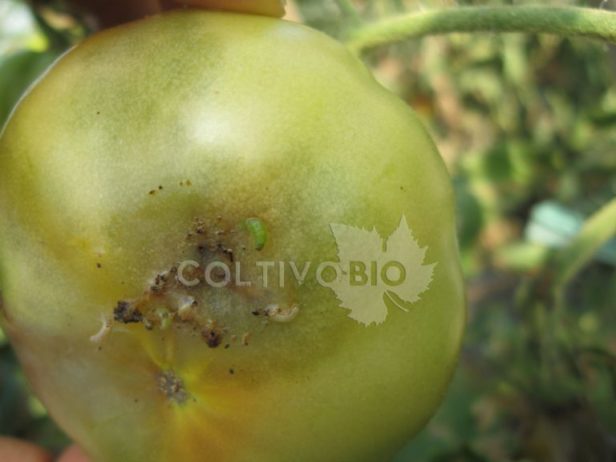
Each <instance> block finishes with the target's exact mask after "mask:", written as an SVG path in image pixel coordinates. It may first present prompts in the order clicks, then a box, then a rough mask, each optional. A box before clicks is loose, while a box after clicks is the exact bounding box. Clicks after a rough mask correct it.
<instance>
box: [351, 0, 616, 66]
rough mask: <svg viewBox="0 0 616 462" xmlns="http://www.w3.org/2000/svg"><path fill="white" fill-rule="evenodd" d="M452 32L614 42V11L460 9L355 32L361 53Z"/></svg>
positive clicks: (354, 39)
mask: <svg viewBox="0 0 616 462" xmlns="http://www.w3.org/2000/svg"><path fill="white" fill-rule="evenodd" d="M453 32H526V33H536V34H544V33H545V34H556V35H560V36H564V37H589V38H594V39H599V40H604V41H607V42H611V43H616V12H610V11H606V10H600V9H594V8H580V7H568V6H564V7H562V6H495V7H472V6H471V7H456V8H451V9H443V10H432V11H425V12H420V13H411V14H406V15H401V16H396V17H392V18H389V19H385V20H382V21H380V22H377V23H374V24H371V25H367V26H364V27H361V28H358V29H356V30H355V31H354V32H352V33H351V34H350V35H349V39H348V40H347V46H348V47H349V48H350V49H351V50H352V51H354V52H355V53H357V54H360V53H362V52H363V51H365V50H368V49H371V48H375V47H377V46H380V45H387V44H392V43H396V42H401V41H404V40H408V39H415V38H421V37H424V36H427V35H437V34H447V33H453Z"/></svg>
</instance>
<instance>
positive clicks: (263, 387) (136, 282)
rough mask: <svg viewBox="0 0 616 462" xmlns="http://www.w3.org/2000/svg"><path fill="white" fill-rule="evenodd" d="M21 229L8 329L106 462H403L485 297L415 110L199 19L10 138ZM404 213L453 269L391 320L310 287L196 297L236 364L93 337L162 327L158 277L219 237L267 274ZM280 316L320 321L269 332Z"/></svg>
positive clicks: (106, 47) (292, 36)
mask: <svg viewBox="0 0 616 462" xmlns="http://www.w3.org/2000/svg"><path fill="white" fill-rule="evenodd" d="M0 216H1V221H0V288H1V290H2V297H3V301H2V309H1V315H0V319H1V321H2V326H3V328H4V329H5V330H6V331H7V333H8V335H9V337H10V339H11V341H12V343H13V345H14V346H15V348H16V351H17V353H18V355H19V358H20V360H21V362H22V364H23V365H24V368H25V370H26V373H27V375H28V377H29V379H30V381H31V383H32V385H33V387H34V389H35V391H36V392H37V394H38V396H39V397H40V398H41V399H42V401H43V402H44V404H45V405H46V406H47V407H48V409H49V411H50V413H51V415H52V416H53V417H54V418H55V419H56V420H57V421H58V422H59V423H60V425H61V426H62V427H63V428H64V429H65V430H66V431H67V432H68V433H69V435H70V436H71V437H73V438H74V439H75V440H76V441H77V442H79V443H80V444H81V445H82V446H83V447H84V448H85V449H86V450H87V451H88V452H89V453H90V454H91V456H92V457H93V459H94V460H95V461H97V462H115V461H127V462H141V461H146V460H147V461H153V462H157V461H160V462H165V461H170V460H182V461H186V462H202V461H204V460H208V461H210V460H211V461H214V462H216V461H234V462H235V461H251V462H259V461H267V462H271V461H291V460H292V461H296V462H301V461H307V462H308V461H310V462H312V461H315V460H319V461H332V462H341V461H384V460H388V458H390V457H392V455H393V454H395V452H396V451H397V450H398V449H399V448H400V446H401V445H403V444H404V442H405V441H406V440H408V438H409V437H411V436H412V435H413V434H414V433H415V432H417V431H418V430H419V429H420V428H421V427H422V426H423V425H424V424H425V422H426V421H427V419H428V418H429V417H430V416H431V415H432V414H433V412H434V410H435V409H436V407H437V406H438V404H439V403H440V401H441V400H442V397H443V394H444V392H445V389H446V386H447V383H448V382H449V379H450V377H451V375H452V372H453V370H454V368H455V364H456V361H457V355H458V352H459V348H460V343H461V337H462V332H463V326H464V322H465V302H464V296H463V288H462V280H461V274H460V269H459V263H458V254H457V247H456V237H455V226H454V221H453V216H454V214H453V200H452V190H451V187H450V184H449V179H448V176H447V173H446V170H445V167H444V165H443V162H442V161H441V159H440V157H439V155H438V152H437V151H436V148H435V146H434V145H433V143H432V141H431V140H430V138H429V137H428V135H427V134H426V132H425V131H424V129H423V128H422V127H421V124H420V123H419V122H418V120H417V119H416V117H415V116H414V114H413V113H412V112H411V111H410V109H409V108H407V107H406V106H405V105H404V104H403V103H402V102H401V101H399V100H398V99H397V98H396V97H395V96H393V95H391V94H389V93H388V92H387V91H386V90H384V89H383V88H382V87H380V86H379V85H378V84H377V83H376V82H375V81H374V80H373V78H372V77H371V75H370V73H369V72H368V71H367V70H366V69H365V68H364V67H363V65H362V64H361V63H360V62H359V61H358V60H357V59H356V58H354V57H352V56H351V55H349V54H348V53H347V52H346V50H345V49H344V47H343V46H342V45H340V44H338V43H337V42H335V41H333V40H331V39H330V38H328V37H326V36H324V35H322V34H321V33H319V32H316V31H314V30H311V29H309V28H306V27H304V26H301V25H297V24H292V23H288V22H284V21H280V20H277V19H273V18H265V17H257V16H243V15H235V14H230V13H215V12H202V11H199V12H198V11H182V12H174V13H169V14H165V15H162V16H159V17H153V18H150V19H148V20H144V21H140V22H136V23H132V24H128V25H124V26H121V27H118V28H115V29H109V30H107V31H104V32H102V33H100V34H98V35H96V36H93V37H92V38H90V39H88V40H86V41H85V42H84V43H82V44H80V45H78V46H77V47H75V48H74V49H73V50H71V51H70V52H69V53H68V54H67V55H66V56H64V57H63V58H62V59H61V60H60V61H59V62H58V63H57V64H56V65H55V66H54V67H53V68H52V69H51V70H50V71H49V72H48V73H47V74H46V75H45V76H44V77H43V78H42V79H41V80H40V81H39V82H38V84H37V85H36V86H34V88H32V89H31V91H30V92H29V94H28V95H27V96H26V97H25V98H24V99H23V101H22V102H21V104H20V105H19V107H18V108H17V109H16V111H15V112H14V114H13V116H12V118H11V120H10V121H9V123H8V124H7V126H6V128H5V130H4V132H3V134H2V137H1V138H0ZM402 216H404V217H406V220H407V221H408V223H409V225H410V227H411V228H412V230H413V236H414V238H415V239H416V240H417V242H419V243H420V244H421V246H422V247H425V248H426V249H427V251H426V256H425V262H426V264H427V263H430V264H433V263H435V267H434V273H433V276H432V281H431V282H430V286H429V289H428V290H426V291H425V292H423V293H422V294H421V296H420V297H419V299H418V301H415V302H414V303H412V305H410V306H409V307H408V308H409V309H408V310H407V311H406V312H405V311H403V310H396V309H391V308H390V309H389V312H388V315H387V319H386V320H385V321H384V322H382V323H380V324H371V325H362V324H361V323H358V322H356V321H354V320H353V319H350V318H349V312H348V310H346V309H343V308H341V307H340V302H339V300H338V299H337V298H336V296H335V295H334V293H333V292H332V291H331V289H329V288H327V287H322V286H320V285H318V284H316V283H315V282H314V280H312V279H311V280H309V281H308V282H307V283H306V284H305V285H303V286H301V287H294V288H293V287H285V288H284V289H272V290H270V291H265V292H258V293H246V292H242V291H240V290H237V291H227V292H225V291H220V292H216V295H207V294H211V293H212V292H211V290H210V292H207V294H206V295H203V294H204V293H205V291H206V289H201V288H199V289H196V290H198V291H203V292H197V293H198V294H199V296H203V297H204V298H203V300H206V301H207V303H206V304H207V306H205V307H203V308H200V309H204V310H208V311H207V312H208V313H214V314H215V315H216V319H214V321H215V322H217V323H219V324H218V325H220V326H222V327H221V329H220V332H218V334H220V342H221V343H220V344H219V345H214V343H216V342H214V341H213V339H211V338H205V340H204V335H203V334H204V329H205V330H207V328H211V329H214V327H211V326H210V327H204V326H203V325H199V326H197V327H195V326H193V325H191V322H192V321H190V320H189V321H182V323H180V322H179V321H178V322H177V325H175V324H174V325H172V326H171V327H170V328H166V329H163V324H162V322H161V324H160V326H157V327H156V328H154V329H151V330H148V329H146V328H145V327H144V325H142V324H141V323H127V324H123V323H116V324H114V327H113V329H112V330H111V332H110V333H108V335H106V336H105V338H104V339H102V340H101V339H97V341H93V340H92V339H91V337H93V336H94V334H95V333H97V332H100V329H101V322H102V321H101V319H107V320H109V317H110V316H111V315H112V314H113V313H115V314H117V307H118V306H120V302H121V301H126V300H141V299H143V297H146V298H148V300H149V301H148V302H147V303H148V304H149V305H148V306H149V307H151V308H152V309H154V308H156V309H157V310H158V309H163V310H164V307H163V306H160V307H158V306H154V304H156V303H158V302H157V300H159V298H160V297H159V295H158V294H157V293H154V292H155V291H154V289H153V288H152V287H153V286H152V284H153V283H152V280H153V278H154V279H155V276H156V275H160V274H162V273H163V272H164V271H165V270H168V269H169V268H170V267H171V266H172V265H176V264H177V262H179V261H182V260H185V259H187V258H190V257H193V258H194V257H195V255H196V253H195V252H196V250H195V246H196V245H197V244H196V243H195V242H196V241H195V239H199V236H200V235H201V234H207V235H210V234H211V235H216V236H218V234H217V233H220V235H221V236H222V237H220V242H218V247H216V248H217V249H220V248H221V247H222V244H223V241H224V240H225V239H227V238H228V239H229V240H230V242H232V243H233V250H234V251H235V258H241V259H243V262H246V263H255V262H256V261H264V260H272V261H298V262H305V261H314V262H318V261H336V260H337V250H338V249H337V246H336V242H335V240H334V238H333V237H332V233H331V225H332V224H336V223H343V224H347V225H350V226H354V227H356V228H361V229H372V228H373V227H374V228H375V229H376V231H377V232H378V233H379V235H380V236H382V237H387V236H389V235H391V234H392V232H393V231H394V230H395V229H396V228H397V227H398V225H399V223H400V220H401V217H402ZM254 217H257V218H258V219H259V222H262V223H263V226H264V227H265V228H266V229H267V242H266V243H265V244H264V246H263V248H262V249H259V250H256V249H255V248H251V247H250V242H251V236H250V232H249V231H246V229H245V228H243V227H242V226H243V224H245V223H246V220H248V219H251V218H254ZM200 227H201V228H203V229H201V228H200ZM200 231H202V233H200ZM226 236H230V237H226ZM212 239H214V238H212ZM216 239H218V238H216ZM208 242H209V241H208ZM228 242H229V241H226V243H225V245H230V244H228ZM210 243H211V242H210ZM236 244H237V245H236ZM200 250H201V251H204V252H207V251H209V250H207V249H206V250H203V249H200ZM214 251H218V250H212V252H214ZM223 251H225V252H226V249H224V248H223ZM154 284H156V283H154ZM157 290H158V289H157ZM144 291H149V292H148V293H147V296H146V295H144ZM174 295H176V294H174V293H171V294H170V295H169V297H172V296H174ZM157 297H159V298H157ZM208 297H210V298H208ZM165 300H167V299H165ZM272 302H275V303H278V302H280V303H287V304H291V303H294V304H297V305H298V306H300V307H301V311H300V312H299V315H298V316H297V317H296V318H295V319H293V320H292V321H291V322H288V323H287V322H285V323H278V322H268V321H267V320H265V321H264V320H263V319H262V317H261V316H258V315H259V314H260V313H259V312H257V315H254V313H251V311H254V310H255V307H258V306H260V304H261V305H263V306H265V305H267V304H269V303H272ZM114 307H116V311H114ZM157 312H159V311H157ZM191 328H192V330H191ZM195 330H196V333H195V332H194V331H195ZM210 333H211V331H210ZM218 334H217V335H218ZM233 336H235V338H233ZM216 341H218V339H216ZM212 345H214V346H212ZM227 345H229V346H228V347H227Z"/></svg>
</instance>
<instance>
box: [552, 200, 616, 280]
mask: <svg viewBox="0 0 616 462" xmlns="http://www.w3.org/2000/svg"><path fill="white" fill-rule="evenodd" d="M615 235H616V198H613V199H612V200H611V201H610V202H608V203H607V204H606V205H604V206H603V207H602V208H601V209H599V210H598V211H597V212H595V213H594V214H593V215H592V216H591V217H590V218H589V219H587V220H586V222H585V223H584V226H583V227H582V229H581V230H580V232H579V233H578V234H577V235H576V236H575V238H574V239H573V240H572V241H571V242H570V243H569V244H568V245H567V246H566V247H565V248H563V249H561V250H560V251H559V252H558V253H557V254H556V255H555V256H554V259H553V261H552V267H553V271H554V279H553V281H554V289H555V290H557V291H559V292H562V290H564V288H565V287H566V286H567V284H569V282H570V281H571V280H572V279H573V278H574V277H575V275H576V274H577V273H578V272H579V271H580V270H581V269H582V268H583V267H584V266H585V265H586V264H587V263H588V262H589V261H590V260H591V259H592V258H593V256H594V255H595V253H596V252H597V250H599V248H600V247H601V246H603V245H604V244H605V243H606V242H607V241H609V240H610V239H611V238H613V237H614V236H615Z"/></svg>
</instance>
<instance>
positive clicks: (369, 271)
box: [328, 216, 436, 326]
mask: <svg viewBox="0 0 616 462" xmlns="http://www.w3.org/2000/svg"><path fill="white" fill-rule="evenodd" d="M330 227H331V230H332V233H333V234H334V238H335V239H336V244H337V246H338V259H339V265H340V268H341V270H342V271H341V274H340V277H338V278H337V279H335V280H334V281H332V282H331V283H329V284H328V287H329V288H330V289H332V290H333V291H334V293H335V294H336V297H337V298H338V300H339V301H340V305H339V306H340V307H341V308H346V309H348V310H350V313H349V317H350V318H352V319H354V320H355V321H357V322H359V323H361V324H364V325H366V326H367V325H370V324H372V323H375V324H381V323H382V322H384V321H385V319H386V318H387V314H388V310H387V306H388V302H389V305H390V306H396V307H397V308H399V309H401V310H403V311H408V305H409V304H411V303H413V302H416V301H417V300H419V295H420V294H421V293H422V292H425V291H426V290H427V289H428V287H429V286H430V283H431V281H432V274H433V271H434V267H435V266H436V263H433V264H429V265H424V264H423V261H424V258H425V255H426V250H427V248H426V247H423V248H421V247H419V244H418V243H417V241H416V240H415V238H414V237H413V233H412V231H411V230H410V228H409V226H408V224H407V222H406V217H404V216H402V218H401V219H400V225H399V226H398V228H397V229H396V230H395V231H394V232H393V233H392V234H391V235H390V236H389V238H388V239H387V240H386V241H385V240H383V239H382V238H381V236H380V235H379V233H378V232H377V231H376V229H374V228H372V230H370V231H369V230H365V229H362V228H356V227H354V226H348V225H340V224H332V225H330Z"/></svg>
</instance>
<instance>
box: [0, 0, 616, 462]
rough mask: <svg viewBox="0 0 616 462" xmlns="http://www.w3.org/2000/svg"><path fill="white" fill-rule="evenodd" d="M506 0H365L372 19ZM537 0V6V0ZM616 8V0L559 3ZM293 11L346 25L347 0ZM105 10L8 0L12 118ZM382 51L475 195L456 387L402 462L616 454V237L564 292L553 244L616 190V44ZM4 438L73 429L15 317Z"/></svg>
mask: <svg viewBox="0 0 616 462" xmlns="http://www.w3.org/2000/svg"><path fill="white" fill-rule="evenodd" d="M526 3H532V2H524V1H517V2H516V1H491V0H484V1H481V0H469V1H458V2H456V1H449V0H423V1H416V0H372V1H370V0H357V1H356V2H354V5H355V6H356V7H357V11H358V12H359V15H360V17H361V19H362V20H363V21H376V20H378V19H379V18H383V17H386V16H390V15H393V14H399V13H403V12H411V11H420V10H422V9H428V8H436V7H452V8H455V7H456V6H461V5H497V4H526ZM534 3H537V2H534ZM546 3H550V4H555V5H573V4H577V5H580V6H591V7H596V8H605V9H616V1H614V0H611V1H601V0H592V1H566V0H564V1H550V2H541V4H546ZM288 18H289V19H290V20H296V21H302V22H305V23H308V24H310V25H312V26H314V27H316V28H318V29H321V30H323V31H325V32H326V33H328V34H330V35H333V36H335V37H344V35H345V33H346V31H347V30H348V28H349V27H350V25H351V23H352V22H353V21H355V20H354V19H353V18H350V17H347V16H345V14H344V13H343V12H342V10H341V9H340V8H339V5H338V3H337V2H336V1H334V0H296V1H292V2H290V3H289V5H288ZM95 19H96V18H94V17H92V16H89V15H87V14H85V13H84V12H83V11H81V12H76V11H75V10H74V9H72V8H70V7H68V5H67V4H66V3H65V2H63V1H60V0H49V1H40V2H38V3H37V7H36V8H33V7H32V6H31V5H30V4H28V3H26V2H24V1H21V0H0V125H1V124H3V123H4V121H5V120H6V118H7V117H8V115H9V113H10V111H11V108H12V107H13V105H14V104H15V102H16V101H17V100H18V98H19V96H20V95H21V94H22V93H23V91H24V90H25V89H26V88H27V86H28V85H29V84H30V83H31V82H32V81H33V80H34V79H36V78H37V76H39V75H40V74H41V73H42V72H43V71H44V70H45V68H46V67H47V66H48V65H49V64H50V63H51V62H53V60H54V59H55V58H56V57H57V56H59V55H60V54H61V53H62V52H63V51H64V50H66V49H67V48H68V47H70V46H71V45H72V44H74V43H76V42H77V41H78V40H80V39H82V38H83V37H85V36H86V35H87V34H89V33H91V32H92V31H94V30H95V29H96V27H97V24H96V20H95ZM366 62H367V64H368V65H370V66H371V67H372V69H373V71H374V74H375V76H376V78H377V79H378V80H379V81H381V82H382V84H383V85H385V86H386V87H388V88H390V89H391V90H392V91H393V92H395V93H397V94H398V95H400V97H401V98H403V99H404V100H405V101H407V102H408V104H410V105H411V106H412V107H414V108H415V110H416V111H417V112H418V113H419V115H420V117H421V118H422V120H423V121H424V123H425V124H426V126H427V127H428V129H429V131H430V133H431V134H432V136H433V137H434V138H435V140H436V142H437V144H438V146H439V148H440V151H441V153H442V155H443V157H444V159H445V161H446V163H447V166H448V168H449V170H450V172H451V175H452V178H453V182H454V185H455V189H456V192H457V205H458V221H459V240H460V247H461V252H462V258H463V265H464V271H465V275H466V280H467V282H468V298H469V307H470V317H469V325H468V332H467V335H466V339H465V343H464V349H463V353H462V358H461V362H460V366H459V368H458V371H457V374H456V376H455V379H454V381H453V384H452V387H451V389H450V391H449V394H448V396H447V399H446V401H445V403H444V404H443V406H442V407H441V409H440V411H439V412H438V414H437V415H436V416H435V417H434V419H433V420H432V421H431V422H430V424H429V425H428V427H427V428H426V429H425V430H424V431H423V432H422V433H421V434H420V435H419V436H418V437H417V438H415V439H414V440H413V441H410V442H409V443H408V445H407V447H406V448H405V449H404V450H403V451H402V452H401V453H400V455H399V456H398V457H397V459H396V462H406V461H413V462H424V461H426V462H427V461H430V462H437V461H448V462H449V461H460V462H461V461H465V462H466V461H468V462H471V461H473V462H475V461H476V462H479V461H491V462H506V461H519V462H522V461H529V462H530V461H537V462H543V461H554V462H560V461H563V462H565V461H566V462H568V461H576V462H577V461H580V462H582V461H583V462H594V461H601V462H603V461H605V462H610V461H615V460H616V327H615V326H616V241H614V240H612V241H610V242H608V243H607V244H606V245H605V246H603V247H602V248H601V249H600V250H599V252H598V253H597V254H596V255H595V257H594V259H593V260H592V262H591V263H590V264H589V265H587V266H586V267H585V268H584V269H583V271H582V272H581V273H580V274H579V275H578V276H577V277H576V278H575V279H574V280H573V281H572V282H571V284H569V287H568V289H567V291H566V293H565V297H564V299H563V300H562V301H561V303H559V304H558V305H556V304H555V303H554V300H553V299H552V298H551V297H549V296H548V295H546V294H549V293H551V292H550V291H549V290H546V288H545V286H546V284H549V281H546V279H545V274H546V273H545V266H546V265H547V264H548V262H549V259H550V256H551V255H552V253H553V252H554V251H555V249H558V248H560V247H562V246H565V245H566V244H567V242H569V241H570V239H571V238H572V237H573V236H574V235H575V234H576V233H577V231H578V230H579V229H580V227H581V226H582V223H583V222H584V220H585V219H586V218H587V217H588V216H590V215H591V214H592V213H594V212H596V211H597V210H598V209H599V208H600V207H601V206H602V205H603V204H605V203H606V202H607V201H608V200H610V199H612V198H614V197H615V196H616V48H615V47H610V46H607V45H604V44H601V43H598V42H592V41H589V40H582V39H580V40H567V39H560V38H557V37H554V36H528V35H521V34H501V35H496V34H474V35H462V34H455V35H448V36H442V37H431V38H425V39H422V40H417V41H412V42H409V43H405V44H402V45H395V46H389V47H385V48H381V49H379V50H377V51H374V52H371V53H369V54H368V55H367V57H366ZM0 434H5V435H13V436H17V437H20V438H24V439H28V440H31V441H34V442H37V443H39V444H42V445H44V446H47V447H49V448H51V449H53V450H59V449H60V448H62V447H64V446H65V445H66V444H67V443H68V441H67V439H66V437H65V436H64V435H63V434H62V432H61V431H60V430H59V429H58V428H57V427H56V426H55V425H54V424H53V422H52V421H51V420H50V419H49V418H48V416H47V414H46V411H45V409H44V408H43V407H42V405H41V404H40V403H39V402H38V401H37V399H36V398H35V397H33V396H32V395H31V394H30V392H29V390H28V386H27V384H26V381H25V379H24V377H23V375H22V373H21V371H20V368H19V365H18V364H17V362H16V360H15V356H14V354H13V352H12V351H11V347H10V346H9V344H8V343H7V341H6V339H5V337H4V336H3V334H2V332H1V331H0Z"/></svg>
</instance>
